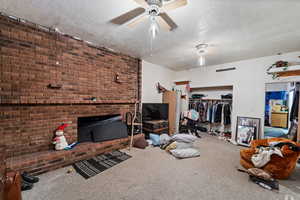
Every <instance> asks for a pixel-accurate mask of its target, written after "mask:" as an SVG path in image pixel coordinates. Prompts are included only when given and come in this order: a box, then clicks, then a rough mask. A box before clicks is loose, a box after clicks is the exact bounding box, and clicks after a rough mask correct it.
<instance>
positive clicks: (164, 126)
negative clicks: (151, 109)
mask: <svg viewBox="0 0 300 200" xmlns="http://www.w3.org/2000/svg"><path fill="white" fill-rule="evenodd" d="M143 131H144V132H145V133H146V134H148V133H156V134H168V133H169V122H168V120H147V121H143Z"/></svg>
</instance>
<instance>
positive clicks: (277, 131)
mask: <svg viewBox="0 0 300 200" xmlns="http://www.w3.org/2000/svg"><path fill="white" fill-rule="evenodd" d="M287 133H288V129H283V128H274V127H269V126H265V137H284V136H286V134H287Z"/></svg>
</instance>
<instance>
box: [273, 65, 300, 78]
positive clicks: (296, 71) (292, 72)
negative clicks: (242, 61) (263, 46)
mask: <svg viewBox="0 0 300 200" xmlns="http://www.w3.org/2000/svg"><path fill="white" fill-rule="evenodd" d="M268 72H269V73H276V74H278V77H287V76H300V65H293V66H288V67H287V68H285V67H277V68H276V67H274V68H272V69H270V70H269V71H268Z"/></svg>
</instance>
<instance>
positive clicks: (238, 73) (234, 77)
mask: <svg viewBox="0 0 300 200" xmlns="http://www.w3.org/2000/svg"><path fill="white" fill-rule="evenodd" d="M298 56H300V52H294V53H289V54H284V55H280V56H270V57H262V58H257V59H251V60H245V61H239V62H233V63H227V64H222V65H215V66H208V67H199V68H196V69H191V70H184V71H179V72H176V74H175V79H176V80H190V81H191V87H210V86H223V85H233V111H232V112H233V113H232V116H233V123H232V130H233V138H232V139H233V140H234V139H235V127H236V118H237V116H245V117H256V118H260V119H261V124H262V127H263V122H264V99H265V84H266V83H270V82H281V81H282V82H287V81H292V80H300V78H299V77H289V78H281V79H280V80H272V77H271V76H270V75H267V74H266V70H267V68H268V67H269V66H271V65H272V64H273V63H275V62H276V61H278V60H286V61H290V62H295V61H298V62H299V61H300V59H299V58H298ZM228 67H236V68H237V69H236V70H235V71H225V72H219V73H217V72H216V69H222V68H228ZM261 133H262V130H261Z"/></svg>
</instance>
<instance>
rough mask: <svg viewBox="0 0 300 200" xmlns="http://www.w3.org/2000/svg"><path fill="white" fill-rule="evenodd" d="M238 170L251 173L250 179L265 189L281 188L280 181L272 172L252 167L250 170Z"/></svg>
mask: <svg viewBox="0 0 300 200" xmlns="http://www.w3.org/2000/svg"><path fill="white" fill-rule="evenodd" d="M238 171H240V172H244V173H247V174H249V179H250V180H251V181H252V182H254V183H256V184H257V185H259V186H260V187H262V188H264V189H267V190H276V191H278V190H279V183H278V181H277V180H275V179H274V178H272V175H271V174H269V173H267V172H265V171H264V170H262V169H258V168H250V169H248V170H242V169H238Z"/></svg>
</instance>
